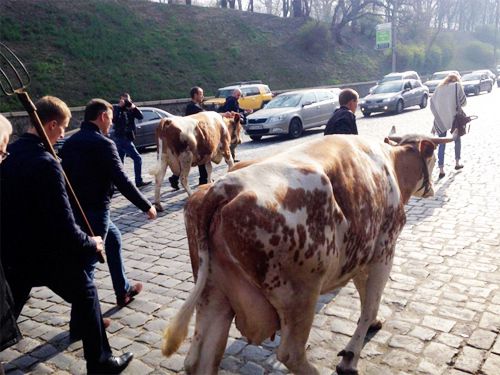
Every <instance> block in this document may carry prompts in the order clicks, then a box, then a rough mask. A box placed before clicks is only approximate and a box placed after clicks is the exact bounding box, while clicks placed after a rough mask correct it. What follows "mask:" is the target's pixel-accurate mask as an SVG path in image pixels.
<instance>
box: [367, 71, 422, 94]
mask: <svg viewBox="0 0 500 375" xmlns="http://www.w3.org/2000/svg"><path fill="white" fill-rule="evenodd" d="M404 79H414V80H417V81H420V76H419V75H418V73H417V72H415V71H414V70H407V71H406V72H394V73H389V74H386V75H385V76H384V78H382V80H381V81H379V82H377V84H376V85H375V86H373V87H370V94H371V93H372V92H373V90H375V87H377V86H378V85H381V84H383V83H386V82H391V81H402V80H404Z"/></svg>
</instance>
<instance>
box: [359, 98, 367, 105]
mask: <svg viewBox="0 0 500 375" xmlns="http://www.w3.org/2000/svg"><path fill="white" fill-rule="evenodd" d="M365 103H366V100H365V99H359V103H358V104H359V105H364V104H365Z"/></svg>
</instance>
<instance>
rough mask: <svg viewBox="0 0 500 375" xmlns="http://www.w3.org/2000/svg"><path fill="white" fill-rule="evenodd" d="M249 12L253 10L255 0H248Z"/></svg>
mask: <svg viewBox="0 0 500 375" xmlns="http://www.w3.org/2000/svg"><path fill="white" fill-rule="evenodd" d="M247 11H248V12H253V0H248V8H247Z"/></svg>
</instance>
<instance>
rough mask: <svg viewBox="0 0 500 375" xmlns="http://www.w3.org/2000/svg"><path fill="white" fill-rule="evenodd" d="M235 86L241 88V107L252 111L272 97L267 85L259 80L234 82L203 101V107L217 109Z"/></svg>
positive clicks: (259, 107) (239, 101)
mask: <svg viewBox="0 0 500 375" xmlns="http://www.w3.org/2000/svg"><path fill="white" fill-rule="evenodd" d="M236 88H239V89H240V90H241V97H240V99H239V100H238V103H239V104H240V108H242V109H246V110H249V109H251V110H253V111H255V110H257V109H261V108H262V107H264V104H266V103H268V102H269V101H271V99H272V98H273V94H272V92H271V90H270V89H269V86H267V85H264V84H262V82H261V81H248V82H236V83H234V84H231V85H228V86H226V87H221V88H220V89H218V90H217V94H215V98H212V99H208V100H205V101H204V102H203V104H204V106H205V108H206V109H208V110H212V111H217V110H218V109H219V108H220V107H222V105H223V104H224V102H225V101H226V98H227V97H228V96H231V94H232V93H233V91H234V89H236Z"/></svg>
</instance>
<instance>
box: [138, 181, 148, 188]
mask: <svg viewBox="0 0 500 375" xmlns="http://www.w3.org/2000/svg"><path fill="white" fill-rule="evenodd" d="M151 182H152V181H141V182H139V183H138V184H135V186H137V187H138V188H140V187H144V186H148V185H151Z"/></svg>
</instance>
